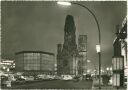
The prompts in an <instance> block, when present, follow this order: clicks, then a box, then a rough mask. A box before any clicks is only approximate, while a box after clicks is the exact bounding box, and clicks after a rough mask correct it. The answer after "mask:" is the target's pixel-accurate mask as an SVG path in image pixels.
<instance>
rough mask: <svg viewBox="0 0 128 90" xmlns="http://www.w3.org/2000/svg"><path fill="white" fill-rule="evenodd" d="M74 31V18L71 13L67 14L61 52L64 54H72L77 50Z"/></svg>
mask: <svg viewBox="0 0 128 90" xmlns="http://www.w3.org/2000/svg"><path fill="white" fill-rule="evenodd" d="M75 31H76V27H75V23H74V18H73V16H71V15H67V16H66V20H65V26H64V44H63V53H65V54H70V55H73V54H75V52H76V50H77V45H76V35H75Z"/></svg>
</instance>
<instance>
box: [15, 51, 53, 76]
mask: <svg viewBox="0 0 128 90" xmlns="http://www.w3.org/2000/svg"><path fill="white" fill-rule="evenodd" d="M15 56H16V58H15V63H16V71H19V72H42V73H50V74H51V73H52V74H53V73H54V72H55V55H54V53H50V52H43V51H21V52H17V53H15Z"/></svg>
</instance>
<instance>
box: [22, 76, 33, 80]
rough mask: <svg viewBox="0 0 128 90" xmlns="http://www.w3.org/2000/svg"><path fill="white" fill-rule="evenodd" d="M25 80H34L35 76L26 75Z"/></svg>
mask: <svg viewBox="0 0 128 90" xmlns="http://www.w3.org/2000/svg"><path fill="white" fill-rule="evenodd" d="M24 79H25V81H33V80H34V77H33V76H24Z"/></svg>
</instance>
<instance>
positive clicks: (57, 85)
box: [11, 80, 92, 89]
mask: <svg viewBox="0 0 128 90" xmlns="http://www.w3.org/2000/svg"><path fill="white" fill-rule="evenodd" d="M11 88H12V89H91V88H92V81H78V82H75V81H64V80H52V81H39V82H30V83H25V84H21V85H12V87H11Z"/></svg>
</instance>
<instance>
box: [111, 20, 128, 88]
mask: <svg viewBox="0 0 128 90" xmlns="http://www.w3.org/2000/svg"><path fill="white" fill-rule="evenodd" d="M113 47H114V56H113V59H112V64H113V86H116V87H120V86H123V85H124V76H125V70H126V67H127V52H128V51H127V19H125V20H124V21H123V24H122V27H121V28H119V26H117V33H116V38H115V40H114V43H113Z"/></svg>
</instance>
